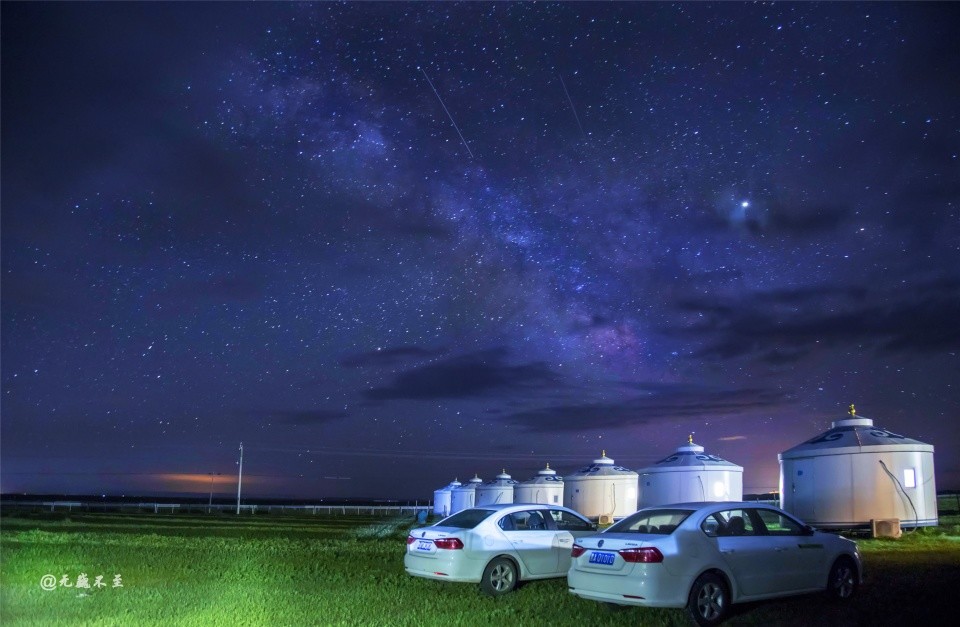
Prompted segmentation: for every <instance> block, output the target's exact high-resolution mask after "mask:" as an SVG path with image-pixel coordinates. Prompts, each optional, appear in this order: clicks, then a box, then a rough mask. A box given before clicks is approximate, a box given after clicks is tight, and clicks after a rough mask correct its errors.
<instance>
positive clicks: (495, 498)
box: [476, 468, 517, 505]
mask: <svg viewBox="0 0 960 627" xmlns="http://www.w3.org/2000/svg"><path fill="white" fill-rule="evenodd" d="M516 484H517V482H516V480H515V479H513V478H512V477H511V476H510V475H508V474H507V469H506V468H504V469H503V472H502V473H500V474H499V475H497V478H496V479H494V480H493V481H488V482H486V483H484V484H483V485H481V486H480V487H478V488H477V501H476V504H477V505H494V504H503V503H513V488H514V486H515V485H516Z"/></svg>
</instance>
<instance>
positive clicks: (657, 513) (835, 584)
mask: <svg viewBox="0 0 960 627" xmlns="http://www.w3.org/2000/svg"><path fill="white" fill-rule="evenodd" d="M572 556H573V562H572V564H571V566H570V572H569V573H568V574H567V583H568V587H569V591H570V592H571V593H572V594H575V595H577V596H579V597H582V598H584V599H591V600H594V601H603V602H607V603H613V604H616V605H642V606H648V607H677V608H684V607H685V608H687V610H688V611H689V613H690V615H691V616H692V617H693V619H694V620H695V621H696V622H697V623H699V624H700V625H716V624H718V623H720V622H721V621H723V620H724V618H725V617H726V615H727V611H728V610H729V607H730V605H731V604H732V603H740V602H743V601H755V600H760V599H770V598H774V597H780V596H787V595H793V594H802V593H809V592H817V591H826V592H827V593H828V594H829V595H830V596H831V597H834V598H836V599H841V600H843V599H848V598H850V597H851V596H853V594H854V593H855V592H856V590H857V587H858V586H859V584H860V582H861V581H862V572H863V570H862V564H861V561H860V553H859V552H858V550H857V545H856V544H855V543H854V542H852V541H851V540H848V539H846V538H843V537H840V536H838V535H834V534H831V533H823V532H820V531H815V530H814V529H812V528H810V527H809V526H807V525H805V524H803V523H802V522H800V521H799V520H797V519H796V518H794V517H792V516H790V515H789V514H787V513H786V512H784V511H783V510H781V509H778V508H776V507H773V506H770V505H763V504H760V503H743V502H733V503H731V502H719V503H683V504H676V505H663V506H658V507H649V508H645V509H642V510H640V511H638V512H636V513H635V514H632V515H630V516H628V517H627V518H624V519H623V520H621V521H620V522H618V523H616V524H615V525H613V526H611V527H609V528H607V529H606V530H604V531H603V532H601V533H599V534H596V535H592V536H588V537H584V538H580V539H579V540H577V542H576V544H574V546H573V551H572Z"/></svg>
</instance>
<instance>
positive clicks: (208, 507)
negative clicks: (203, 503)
mask: <svg viewBox="0 0 960 627" xmlns="http://www.w3.org/2000/svg"><path fill="white" fill-rule="evenodd" d="M207 474H208V475H210V500H209V501H207V513H208V514H209V513H210V509H211V508H212V507H213V475H217V476H218V477H219V476H220V473H219V472H217V473H213V472H208V473H207Z"/></svg>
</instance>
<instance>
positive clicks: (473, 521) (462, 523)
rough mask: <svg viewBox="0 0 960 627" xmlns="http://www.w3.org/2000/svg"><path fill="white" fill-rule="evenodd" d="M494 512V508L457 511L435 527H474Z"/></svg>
mask: <svg viewBox="0 0 960 627" xmlns="http://www.w3.org/2000/svg"><path fill="white" fill-rule="evenodd" d="M492 513H493V510H492V509H465V510H463V511H462V512H457V513H456V514H454V515H453V516H450V517H449V518H444V519H443V520H441V521H440V522H438V523H437V524H436V525H434V527H457V528H459V529H473V528H474V527H476V526H477V525H479V524H480V523H481V522H483V521H484V520H486V518H487V517H488V516H490V514H492Z"/></svg>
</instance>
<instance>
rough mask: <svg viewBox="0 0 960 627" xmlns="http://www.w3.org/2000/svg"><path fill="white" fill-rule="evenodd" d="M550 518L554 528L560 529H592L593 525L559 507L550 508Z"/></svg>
mask: <svg viewBox="0 0 960 627" xmlns="http://www.w3.org/2000/svg"><path fill="white" fill-rule="evenodd" d="M550 518H551V519H552V520H553V522H554V524H555V525H556V528H557V529H560V530H562V531H591V530H593V525H591V524H590V523H589V522H588V521H586V520H583V519H582V518H580V517H578V516H575V515H573V514H571V513H570V512H565V511H563V510H561V509H551V510H550ZM548 522H549V521H548Z"/></svg>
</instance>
